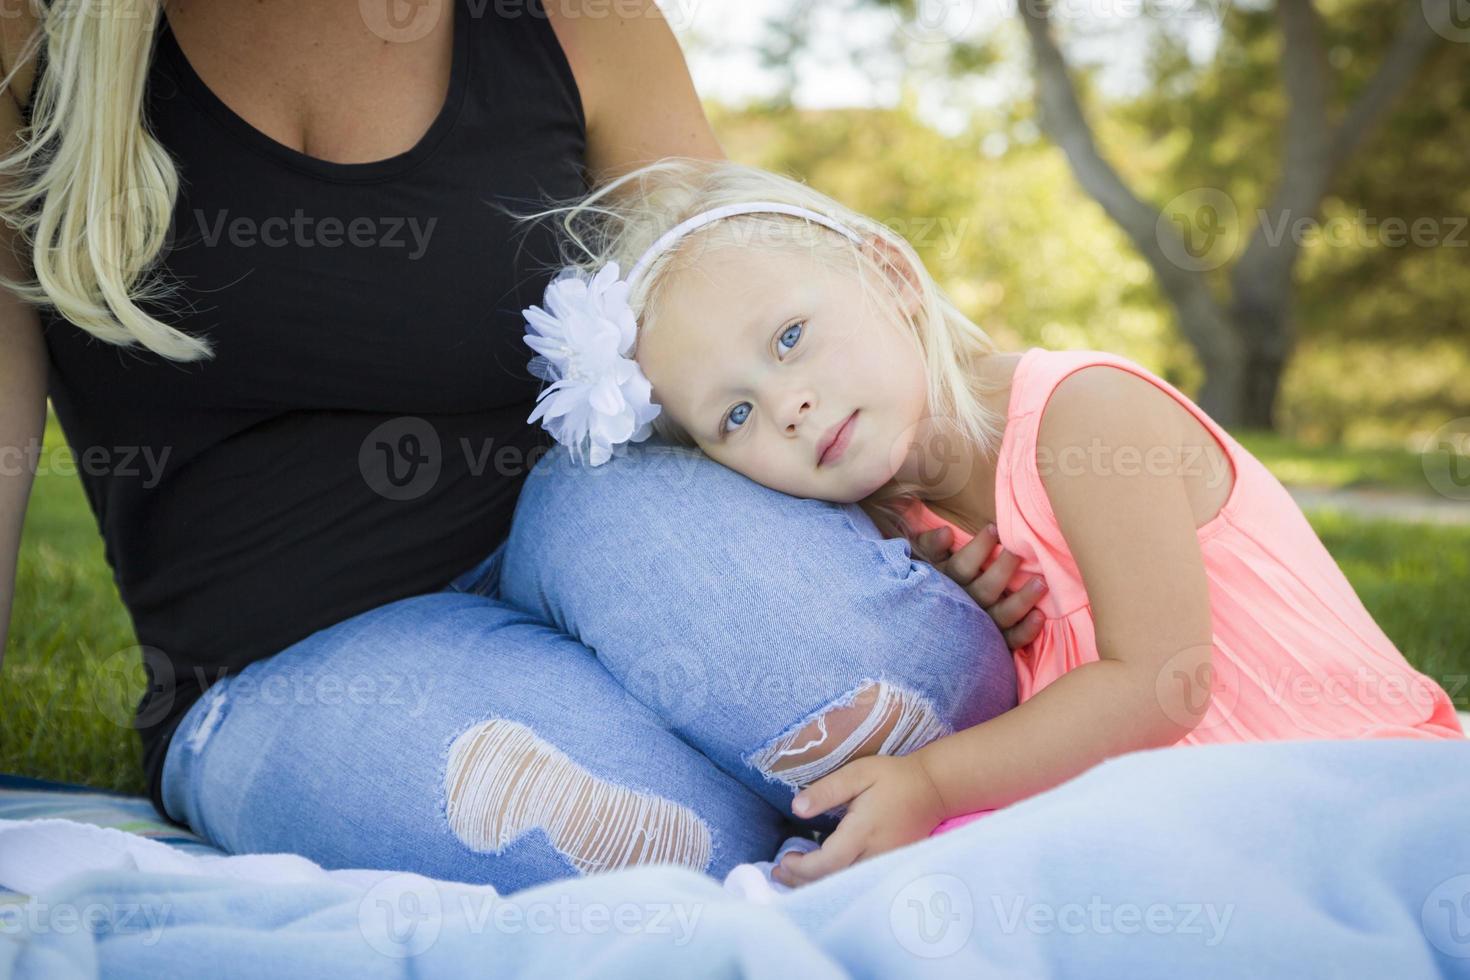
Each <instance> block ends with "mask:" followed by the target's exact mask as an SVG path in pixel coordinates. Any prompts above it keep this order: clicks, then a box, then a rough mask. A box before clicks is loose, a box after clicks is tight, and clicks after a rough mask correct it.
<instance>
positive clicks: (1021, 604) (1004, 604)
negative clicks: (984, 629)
mask: <svg viewBox="0 0 1470 980" xmlns="http://www.w3.org/2000/svg"><path fill="white" fill-rule="evenodd" d="M1045 594H1046V580H1045V579H1043V578H1041V577H1040V576H1036V577H1034V578H1032V579H1030V580H1028V581H1027V582H1026V584H1025V585H1023V586H1021V587H1020V588H1019V589H1017V590H1016V591H1015V592H1008V593H1006V594H1005V595H1004V596H1002V597H1001V598H1000V600H999V601H997V602H996V603H995V604H994V605H993V606H988V607H987V608H986V610H985V611H986V612H988V613H990V618H991V619H993V620H995V625H997V626H999V627H1000V628H1001V629H1003V630H1007V629H1010V628H1011V627H1012V626H1015V625H1016V624H1017V623H1019V622H1020V621H1021V619H1022V617H1024V616H1025V615H1026V614H1027V613H1028V612H1030V611H1031V610H1033V609H1035V608H1036V603H1037V602H1039V601H1040V600H1041V597H1042V596H1043V595H1045Z"/></svg>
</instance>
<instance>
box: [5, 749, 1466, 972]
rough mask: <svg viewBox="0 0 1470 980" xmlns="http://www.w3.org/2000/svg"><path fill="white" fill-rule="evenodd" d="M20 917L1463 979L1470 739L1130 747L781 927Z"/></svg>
mask: <svg viewBox="0 0 1470 980" xmlns="http://www.w3.org/2000/svg"><path fill="white" fill-rule="evenodd" d="M41 905H44V906H45V909H46V911H44V912H42V911H39V910H38V908H37V906H41ZM89 910H90V911H89ZM9 912H10V913H11V914H10V915H9V916H8V917H6V916H4V915H0V975H7V974H12V973H13V974H14V975H16V976H21V977H47V978H58V977H90V976H96V975H99V974H100V975H107V976H123V977H130V976H136V977H147V978H150V980H151V978H158V977H167V976H191V977H192V976H196V975H199V974H200V973H207V974H208V975H210V976H219V977H229V976H241V977H245V976H251V977H256V976H270V977H293V976H311V977H317V976H326V975H344V974H345V975H351V976H355V977H377V976H385V977H387V976H405V975H410V974H411V975H416V976H438V975H443V976H460V975H465V974H475V975H491V976H500V975H504V976H517V977H520V976H555V977H557V978H559V980H565V978H570V977H574V976H589V975H597V976H631V977H664V976H678V977H683V976H707V975H724V976H736V975H743V976H753V977H779V978H782V980H787V978H793V977H795V978H803V980H816V978H822V977H837V976H845V975H854V976H872V977H895V976H915V975H935V976H956V977H966V978H974V977H991V976H999V977H1012V976H1014V977H1042V976H1060V977H1067V976H1079V977H1083V976H1085V977H1130V978H1132V977H1155V976H1157V977H1170V978H1175V977H1231V978H1236V977H1247V976H1249V977H1261V976H1267V977H1278V976H1279V977H1291V978H1293V980H1295V978H1301V977H1316V976H1323V977H1328V976H1331V977H1394V978H1398V977H1431V976H1437V975H1448V976H1465V977H1470V741H1467V742H1460V743H1454V742H1419V741H1410V740H1398V739H1392V740H1382V741H1366V742H1332V741H1303V742H1281V743H1266V744H1255V745H1230V746H1205V747H1194V748H1174V749H1166V750H1159V751H1152V752H1141V753H1135V754H1132V755H1128V756H1124V757H1121V758H1118V759H1114V760H1112V761H1110V762H1107V763H1104V764H1103V765H1101V766H1099V767H1097V768H1095V769H1094V770H1092V771H1091V772H1089V773H1086V774H1085V775H1083V776H1081V777H1079V778H1077V779H1075V780H1073V781H1071V782H1069V783H1067V784H1066V785H1064V786H1062V787H1059V788H1058V789H1056V790H1053V791H1052V792H1050V793H1046V794H1043V795H1041V796H1038V797H1035V798H1034V799H1031V800H1029V801H1027V802H1025V803H1022V804H1019V805H1016V806H1014V807H1011V808H1009V809H1007V810H1004V811H1001V812H999V813H996V814H994V815H992V816H989V817H986V818H985V819H982V820H979V821H976V822H974V823H972V824H969V825H968V826H966V827H964V828H962V829H960V830H957V831H954V832H952V833H949V834H945V835H941V836H939V837H936V838H931V839H929V840H926V841H922V842H919V843H917V844H914V845H911V846H909V847H905V848H902V849H900V850H898V851H894V852H890V853H888V854H885V855H882V856H880V857H878V858H875V859H872V860H869V861H865V862H862V863H860V864H858V865H856V866H854V867H852V868H850V869H848V870H846V871H844V872H842V873H840V874H838V875H834V876H832V877H830V878H828V879H825V880H824V881H821V882H819V883H817V884H814V885H810V886H807V887H804V888H800V889H797V890H796V891H794V892H792V893H790V894H788V895H783V896H780V897H779V898H777V899H776V900H775V901H774V902H772V903H770V904H764V905H762V904H755V903H753V902H749V901H745V900H742V899H740V898H738V897H735V896H734V895H732V894H731V893H729V892H727V891H725V890H724V889H723V888H722V887H721V885H720V883H719V882H717V881H715V880H713V879H711V878H708V877H705V876H702V875H699V874H696V873H694V872H691V871H686V870H680V869H676V868H673V867H656V868H638V869H630V870H627V871H622V872H618V873H615V874H607V875H602V876H597V877H592V878H582V879H577V880H570V881H565V882H558V883H553V884H549V885H544V886H540V887H537V888H532V889H527V890H525V891H522V892H518V893H515V894H514V895H510V896H496V895H495V894H494V892H493V891H491V890H489V889H485V888H474V887H469V886H462V885H452V884H447V883H440V882H433V881H430V880H428V879H425V878H420V877H417V876H414V875H402V874H392V875H387V876H380V877H376V878H364V879H363V880H361V881H349V880H340V879H333V880H330V881H321V882H310V883H297V884H292V885H261V884H253V883H247V882H241V881H233V880H225V879H213V878H198V877H180V876H174V875H158V874H142V873H138V872H132V873H128V872H116V871H113V872H95V873H87V874H83V875H79V876H75V877H72V878H69V879H67V880H66V881H65V883H64V884H63V885H59V886H57V887H56V888H54V889H52V890H50V891H49V892H48V893H46V894H41V895H37V896H36V897H35V899H34V900H33V902H32V904H31V905H29V906H15V907H13V908H12V909H10V910H9ZM68 912H69V913H70V915H69V917H68Z"/></svg>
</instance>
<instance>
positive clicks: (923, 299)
mask: <svg viewBox="0 0 1470 980" xmlns="http://www.w3.org/2000/svg"><path fill="white" fill-rule="evenodd" d="M755 200H761V201H776V202H779V203H782V204H790V205H795V206H798V207H803V208H806V209H808V210H811V211H815V212H817V213H818V214H821V215H823V216H824V217H827V218H830V219H832V220H834V221H837V222H839V223H840V224H842V225H845V226H846V227H848V228H851V229H853V230H855V231H857V232H858V233H859V234H860V235H862V236H863V237H865V238H867V237H877V238H881V239H882V240H883V241H884V242H886V243H887V244H888V245H889V246H890V251H889V252H888V253H887V254H895V253H896V254H898V255H899V256H901V257H902V260H903V261H904V262H905V263H906V264H907V265H908V266H909V268H908V269H907V270H900V269H894V268H890V269H884V268H882V267H880V266H879V265H878V262H877V261H876V260H875V259H874V258H873V257H872V256H870V254H868V250H865V249H864V248H862V247H861V246H859V245H858V244H857V243H854V242H853V241H851V240H849V239H847V238H845V237H844V236H842V235H839V234H837V233H835V232H833V231H831V230H830V229H827V228H824V227H822V226H821V225H818V224H815V223H811V222H807V221H804V220H802V219H800V218H794V217H790V216H787V215H784V214H779V213H777V214H772V213H756V214H745V215H738V216H734V217H728V218H723V219H721V220H719V221H716V222H713V223H711V224H708V225H705V226H704V227H702V228H700V229H698V230H697V231H694V232H692V233H690V234H688V235H685V236H684V237H683V238H681V239H679V241H678V242H677V243H676V244H675V245H674V246H673V247H671V248H669V249H668V250H666V251H664V252H662V253H661V254H660V255H659V256H658V257H657V258H655V259H654V261H653V262H652V263H651V264H650V265H649V266H648V268H647V269H646V271H644V272H643V274H642V275H641V276H640V278H639V280H638V282H637V283H635V284H634V289H633V292H632V294H631V295H630V296H629V303H630V304H631V305H632V307H633V310H634V313H635V314H636V315H637V317H638V323H639V336H640V338H641V337H642V336H645V335H647V333H648V332H649V331H652V330H656V329H659V328H660V322H659V307H660V299H661V296H662V294H663V293H664V291H665V289H666V287H667V285H668V284H669V283H670V282H671V281H672V280H673V278H674V273H676V272H677V271H678V270H680V269H683V268H686V267H687V266H688V265H690V264H692V262H693V260H694V258H695V257H696V256H697V255H698V254H699V253H701V252H702V251H704V250H706V249H714V248H719V247H725V246H739V247H750V245H751V244H752V243H753V242H758V243H759V246H760V247H763V248H774V249H784V250H788V251H798V250H799V251H801V252H802V253H803V254H805V255H809V256H812V257H814V258H816V259H817V260H818V261H821V262H824V263H828V264H830V266H831V267H832V268H837V269H842V270H844V271H845V272H848V273H851V274H852V275H853V276H854V277H855V278H856V280H857V282H858V284H859V286H860V288H861V289H862V290H863V292H864V295H865V296H868V297H872V296H873V289H874V286H875V284H876V286H877V288H878V290H879V299H880V303H879V308H880V309H881V310H883V311H884V312H885V314H886V315H887V316H888V317H889V318H890V319H891V320H892V322H893V323H895V324H897V325H901V326H902V327H904V328H905V329H906V331H907V335H908V336H909V337H911V338H912V339H913V341H914V342H915V343H916V344H917V345H918V348H919V350H920V352H921V353H922V355H923V359H924V364H925V368H926V375H927V381H928V411H929V415H930V416H931V417H937V418H942V419H946V420H949V421H951V422H953V423H954V424H956V425H957V426H958V428H959V429H960V433H961V435H962V437H963V438H966V439H968V440H970V442H971V444H972V445H974V446H975V447H977V448H978V449H979V450H980V451H982V452H986V453H994V452H995V450H996V449H997V448H998V442H999V434H1000V431H1001V426H1002V424H1003V421H1004V420H1002V419H1000V418H998V417H996V415H995V413H994V412H993V411H992V410H990V409H989V408H987V407H986V405H985V403H984V402H983V401H982V398H981V396H982V395H983V394H984V393H985V391H986V389H985V387H984V385H983V384H982V383H981V382H980V380H979V378H978V376H977V371H976V368H977V366H978V365H979V364H980V362H981V361H982V360H983V359H984V358H985V357H988V356H990V355H992V354H994V353H996V347H995V344H994V342H993V341H992V340H991V339H990V337H989V335H987V334H986V333H985V331H984V330H982V329H981V328H980V327H978V326H976V325H975V324H974V323H973V322H971V320H970V319H969V318H968V317H966V316H965V315H964V314H963V313H961V312H960V311H959V310H958V309H957V308H956V307H955V306H954V304H953V303H952V302H950V300H949V298H948V297H947V296H946V295H945V294H944V291H943V290H942V289H940V287H939V286H938V284H936V283H935V281H934V278H933V277H932V276H931V275H930V274H929V272H928V270H927V269H925V268H924V264H923V262H922V261H920V259H919V257H918V255H917V253H916V252H915V251H914V250H913V247H912V246H911V245H910V244H909V243H908V242H907V241H906V240H905V239H904V238H903V236H901V235H899V234H897V233H895V232H893V231H892V230H890V229H889V228H887V227H886V226H884V225H882V224H881V223H879V222H876V221H873V220H871V219H869V218H867V217H865V216H864V215H862V214H859V213H858V212H856V211H854V210H852V209H851V208H848V207H846V206H844V205H843V204H841V203H840V202H838V201H836V200H834V199H832V198H831V197H829V196H827V195H826V194H823V193H821V192H820V191H817V190H815V189H813V188H811V187H809V186H808V185H806V184H804V183H802V182H800V181H798V180H795V179H792V178H790V177H786V176H783V175H781V174H777V173H773V172H771V171H769V170H764V169H761V168H759V167H752V166H747V165H745V164H740V163H734V162H731V161H725V160H719V161H710V160H701V159H693V158H688V157H666V158H664V159H662V160H658V161H656V162H654V163H651V164H648V165H647V166H644V167H640V168H638V169H637V170H633V171H631V172H630V173H627V174H624V175H623V176H621V177H619V178H618V179H616V180H614V181H612V182H610V183H607V184H604V185H603V186H601V187H599V188H598V189H597V190H595V191H593V192H592V193H590V194H588V195H587V196H585V197H583V198H580V199H576V200H573V201H570V202H565V201H564V202H557V203H556V204H555V205H554V206H552V207H549V208H546V209H543V210H540V211H536V212H533V213H530V214H523V215H518V216H517V217H518V219H519V220H520V221H522V222H529V221H539V220H545V219H555V223H556V226H557V231H558V235H557V239H558V242H559V252H560V259H561V262H562V265H563V267H567V268H573V269H576V270H578V271H579V272H581V273H582V274H584V275H591V274H593V273H595V272H596V271H597V270H598V269H600V268H601V267H602V266H603V265H605V264H606V263H608V262H617V263H618V267H619V269H620V270H621V271H622V273H623V274H624V275H626V274H627V273H628V272H630V271H631V266H632V265H633V263H634V262H636V261H637V259H638V257H639V256H641V255H642V254H643V252H644V251H645V250H646V249H647V248H648V247H649V246H650V245H652V244H653V242H654V241H655V240H656V239H657V238H658V237H659V236H660V235H662V234H663V233H664V232H665V231H667V230H668V229H670V228H672V227H673V226H674V225H676V224H678V223H679V222H681V221H683V220H684V219H686V218H689V217H692V216H693V215H695V214H698V213H700V212H703V211H706V210H709V209H710V208H716V207H720V206H723V205H726V204H736V203H740V202H746V201H755ZM814 236H815V237H814ZM872 255H881V256H882V258H881V261H883V262H885V263H887V262H888V260H887V258H886V255H884V254H883V253H879V252H876V251H875V252H873V253H872ZM903 281H908V282H913V283H915V284H917V287H918V291H919V293H920V297H919V299H920V301H919V304H918V307H917V309H916V312H915V313H914V314H913V315H912V316H908V315H905V314H904V313H903V312H902V311H903V305H902V301H903V297H902V295H901V292H900V290H901V288H902V287H901V286H899V285H898V283H900V282H903ZM653 426H654V432H655V435H657V436H659V437H660V438H662V439H665V440H667V441H669V442H672V443H675V444H679V445H686V446H694V445H695V444H696V443H695V440H694V439H693V438H692V437H691V436H690V435H689V434H688V433H687V432H684V431H683V430H681V429H680V428H679V427H678V426H677V425H676V424H675V423H674V422H672V421H671V420H670V419H669V418H668V413H666V412H665V413H662V414H660V415H659V416H658V418H656V419H655V420H654V423H653ZM919 490H920V488H917V487H912V486H904V485H901V484H898V483H897V482H894V483H891V484H890V485H889V486H888V487H886V488H884V490H883V491H880V492H879V493H878V494H875V495H874V496H873V497H871V498H869V499H868V500H865V501H863V503H864V505H865V507H866V508H867V509H869V513H870V514H871V513H873V512H874V511H877V512H878V514H876V515H875V522H876V523H878V524H880V525H882V526H883V529H884V530H885V532H887V533H889V534H901V535H903V536H905V537H909V538H912V537H913V536H914V535H913V529H912V528H911V527H910V526H909V524H908V522H906V521H905V520H904V519H903V509H904V505H906V504H907V503H908V502H909V501H911V500H912V499H914V498H915V497H916V496H918V493H919ZM878 515H881V516H882V518H886V520H883V519H879V516H878Z"/></svg>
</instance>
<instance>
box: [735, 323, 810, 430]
mask: <svg viewBox="0 0 1470 980" xmlns="http://www.w3.org/2000/svg"><path fill="white" fill-rule="evenodd" d="M804 325H805V321H803V320H798V321H796V322H795V323H793V324H792V325H791V326H789V327H787V328H786V329H785V330H783V331H781V335H780V336H779V337H778V338H776V346H777V347H780V348H781V349H782V350H785V351H789V350H791V348H792V347H795V346H796V345H797V344H798V343H799V342H800V341H801V335H802V333H803V331H802V327H803V326H804ZM788 338H789V340H788ZM783 342H787V343H790V345H791V346H790V347H787V346H786V343H783ZM741 409H744V411H743V412H742V411H741ZM748 418H750V402H740V403H739V404H738V405H736V406H735V407H734V408H732V409H730V414H728V415H726V416H725V418H724V419H723V420H722V421H721V422H720V436H721V438H723V437H724V436H727V435H729V434H730V433H731V432H732V431H733V430H731V429H727V428H726V427H725V426H726V424H727V423H730V422H734V423H735V427H736V428H739V427H740V426H742V425H744V424H745V420H746V419H748Z"/></svg>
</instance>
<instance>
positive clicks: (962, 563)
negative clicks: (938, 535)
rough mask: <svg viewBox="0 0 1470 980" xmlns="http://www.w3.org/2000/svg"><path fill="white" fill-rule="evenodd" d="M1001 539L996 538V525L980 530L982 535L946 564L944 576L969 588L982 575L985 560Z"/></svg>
mask: <svg viewBox="0 0 1470 980" xmlns="http://www.w3.org/2000/svg"><path fill="white" fill-rule="evenodd" d="M998 541H999V538H997V537H996V530H995V525H994V524H989V525H986V526H985V527H983V528H981V529H980V533H979V534H977V535H975V536H974V537H973V538H971V539H970V541H969V543H968V544H966V545H965V546H964V547H963V548H961V549H960V550H959V551H956V552H955V553H954V554H953V555H952V556H951V557H950V559H949V561H947V562H945V563H944V574H946V575H948V576H949V577H950V578H952V579H954V580H955V581H956V582H958V583H960V584H961V585H964V586H969V584H970V583H971V582H973V581H974V580H975V576H976V575H979V574H980V567H981V566H982V565H983V564H985V559H986V558H988V557H990V553H991V552H992V551H994V550H995V546H996V544H997V543H998Z"/></svg>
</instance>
